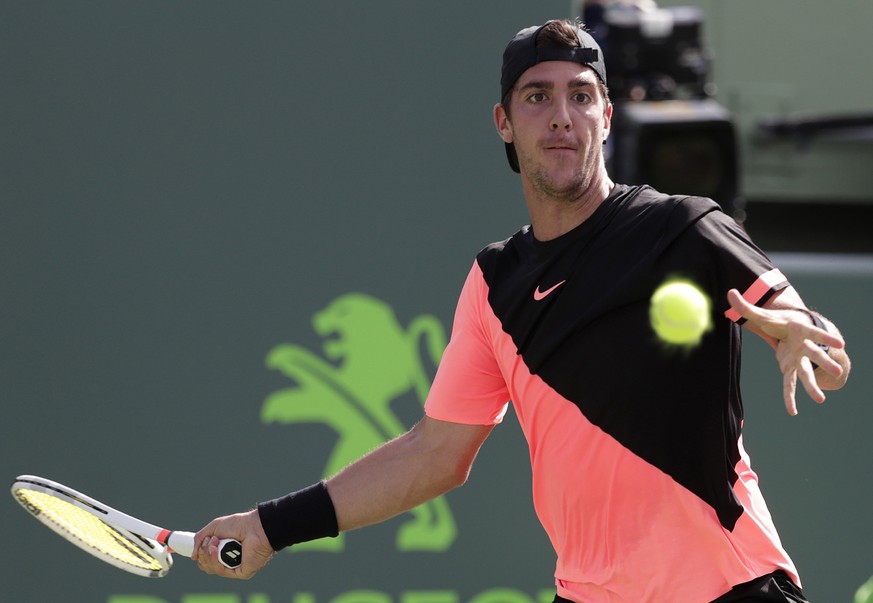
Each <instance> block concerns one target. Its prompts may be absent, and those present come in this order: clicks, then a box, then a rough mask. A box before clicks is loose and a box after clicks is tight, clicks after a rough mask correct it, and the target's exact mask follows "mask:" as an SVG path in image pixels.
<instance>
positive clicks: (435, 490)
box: [258, 417, 493, 550]
mask: <svg viewBox="0 0 873 603" xmlns="http://www.w3.org/2000/svg"><path fill="white" fill-rule="evenodd" d="M492 428H493V425H463V424H458V423H448V422H444V421H437V420H434V419H429V418H427V417H425V418H424V419H422V421H421V422H420V423H419V424H418V425H416V426H415V427H414V428H413V429H411V430H410V431H408V432H407V433H405V434H403V435H402V436H400V437H398V438H397V439H395V440H392V441H390V442H388V443H386V444H383V445H382V446H381V447H379V448H377V449H376V450H374V451H373V452H371V453H370V454H368V455H366V456H365V457H363V458H362V459H360V460H358V461H357V462H355V463H352V464H351V465H349V466H348V467H346V468H345V469H344V470H342V471H341V472H340V473H339V474H337V475H336V476H334V477H332V478H331V479H330V480H328V481H327V482H319V483H317V484H313V485H312V486H309V487H308V488H304V489H302V490H297V491H295V492H291V493H290V494H288V495H286V496H282V497H280V498H276V499H273V500H269V501H266V502H263V503H260V504H259V505H258V515H259V518H260V520H261V523H262V525H263V528H264V533H265V534H266V536H267V538H268V539H269V541H270V544H271V545H272V546H273V548H274V549H275V550H279V549H281V548H284V547H286V546H291V545H294V544H296V543H299V542H305V541H307V540H313V539H316V538H323V537H326V536H336V535H337V534H338V533H339V532H342V531H346V530H352V529H355V528H360V527H363V526H366V525H370V524H373V523H378V522H380V521H384V520H386V519H389V518H391V517H394V516H395V515H399V514H400V513H403V512H404V511H408V510H410V509H412V508H413V507H416V506H418V505H420V504H421V503H423V502H425V501H427V500H430V499H432V498H435V497H437V496H439V495H440V494H443V493H444V492H446V491H448V490H451V489H452V488H454V487H457V486H459V485H461V484H463V483H464V481H466V479H467V475H468V474H469V471H470V467H471V466H472V464H473V460H474V459H475V457H476V454H477V452H478V451H479V447H480V446H481V445H482V443H483V442H484V441H485V438H487V437H488V434H489V433H490V432H491V429H492Z"/></svg>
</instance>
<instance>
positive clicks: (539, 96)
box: [527, 92, 546, 103]
mask: <svg viewBox="0 0 873 603" xmlns="http://www.w3.org/2000/svg"><path fill="white" fill-rule="evenodd" d="M527 100H528V102H530V103H541V102H543V101H544V100H546V95H545V94H544V93H542V92H534V93H533V94H531V95H530V96H528V97H527Z"/></svg>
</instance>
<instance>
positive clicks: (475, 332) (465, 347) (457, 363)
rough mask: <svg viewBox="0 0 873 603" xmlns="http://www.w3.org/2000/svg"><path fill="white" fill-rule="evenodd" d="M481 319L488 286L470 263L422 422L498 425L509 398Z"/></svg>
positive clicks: (488, 310) (486, 324) (486, 326)
mask: <svg viewBox="0 0 873 603" xmlns="http://www.w3.org/2000/svg"><path fill="white" fill-rule="evenodd" d="M485 313H491V308H490V306H489V305H488V285H487V284H486V283H485V280H484V278H483V277H482V271H481V269H480V268H479V264H478V263H475V264H473V268H472V269H471V270H470V273H469V274H468V275H467V281H466V282H465V283H464V288H463V290H462V291H461V296H460V299H459V300H458V307H457V309H456V311H455V320H454V324H453V326H452V337H451V340H450V341H449V345H448V346H447V347H446V351H445V352H444V353H443V357H442V360H441V361H440V365H439V368H438V369H437V373H436V377H435V378H434V381H433V385H432V386H431V389H430V394H429V395H428V397H427V402H425V405H424V410H425V414H427V416H428V417H431V418H433V419H438V420H441V421H451V422H453V423H464V424H468V425H493V424H497V423H500V422H501V421H502V420H503V416H504V415H505V414H506V409H507V406H508V402H509V392H508V390H507V387H506V382H505V381H504V378H503V374H502V373H501V371H500V366H499V365H498V363H497V359H496V356H495V353H494V350H493V347H492V338H491V334H490V331H489V321H488V320H487V319H486V318H485V315H484V314H485Z"/></svg>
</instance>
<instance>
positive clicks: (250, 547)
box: [191, 509, 275, 580]
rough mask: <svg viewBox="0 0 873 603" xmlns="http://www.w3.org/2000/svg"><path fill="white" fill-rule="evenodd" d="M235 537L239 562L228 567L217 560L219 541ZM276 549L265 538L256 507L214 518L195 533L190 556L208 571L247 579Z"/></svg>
mask: <svg viewBox="0 0 873 603" xmlns="http://www.w3.org/2000/svg"><path fill="white" fill-rule="evenodd" d="M224 538H235V539H236V540H238V541H239V542H240V544H241V545H242V563H241V564H240V566H239V567H236V568H234V569H230V568H227V567H225V566H224V565H223V564H222V563H221V562H220V561H219V560H218V544H219V542H221V540H222V539H224ZM274 554H275V551H274V550H273V547H272V546H271V545H270V541H269V540H267V535H266V534H265V533H264V528H263V527H262V526H261V519H260V517H259V516H258V511H257V509H253V510H251V511H248V512H246V513H237V514H235V515H226V516H224V517H219V518H217V519H213V520H212V521H211V522H209V523H208V524H207V525H206V526H204V527H203V529H201V530H200V531H199V532H197V534H195V536H194V554H193V555H192V556H191V558H192V559H193V560H194V561H196V562H197V566H198V567H199V568H200V569H201V570H203V571H204V572H206V573H207V574H215V575H218V576H223V577H225V578H236V579H238V580H248V579H249V578H251V577H252V576H254V575H255V574H257V573H258V572H259V571H261V569H262V568H263V567H264V566H265V565H267V563H268V562H269V561H270V559H272V558H273V555H274Z"/></svg>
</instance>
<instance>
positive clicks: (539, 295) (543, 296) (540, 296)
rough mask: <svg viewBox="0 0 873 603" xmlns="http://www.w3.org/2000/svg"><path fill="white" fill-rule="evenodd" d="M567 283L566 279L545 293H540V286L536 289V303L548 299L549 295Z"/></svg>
mask: <svg viewBox="0 0 873 603" xmlns="http://www.w3.org/2000/svg"><path fill="white" fill-rule="evenodd" d="M566 282H567V281H566V279H565V280H563V281H561V282H560V283H558V284H557V285H553V286H551V287H549V288H548V289H546V290H545V291H540V288H539V286H537V288H536V289H534V301H542V300H544V299H546V297H547V296H548V295H549V293H551V292H552V291H554V290H555V289H557V288H558V287H560V286H561V285H563V284H564V283H566Z"/></svg>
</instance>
